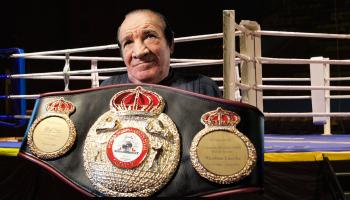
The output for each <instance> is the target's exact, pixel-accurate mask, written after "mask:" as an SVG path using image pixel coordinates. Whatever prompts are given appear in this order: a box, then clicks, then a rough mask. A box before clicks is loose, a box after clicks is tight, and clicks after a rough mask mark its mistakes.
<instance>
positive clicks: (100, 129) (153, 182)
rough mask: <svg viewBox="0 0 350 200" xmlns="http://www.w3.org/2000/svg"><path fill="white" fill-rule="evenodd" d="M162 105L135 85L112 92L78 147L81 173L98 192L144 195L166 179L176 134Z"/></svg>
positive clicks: (176, 155) (175, 155) (173, 163)
mask: <svg viewBox="0 0 350 200" xmlns="http://www.w3.org/2000/svg"><path fill="white" fill-rule="evenodd" d="M164 106H165V103H164V100H163V98H162V97H161V96H159V95H158V94H157V93H155V92H152V91H148V90H144V89H143V88H142V87H140V86H139V87H137V88H136V89H129V90H124V91H121V92H118V93H117V94H115V95H114V96H113V98H112V99H111V102H110V110H109V111H107V112H106V113H104V114H103V115H101V116H100V117H99V118H98V119H97V121H96V122H95V123H94V125H93V126H92V127H91V128H90V130H89V132H88V134H87V137H86V139H85V145H84V154H83V155H84V167H85V170H86V174H87V176H88V178H89V179H90V181H91V182H92V184H93V186H94V187H95V188H96V189H97V190H98V191H100V192H101V193H103V194H105V195H107V196H121V197H137V196H150V195H151V194H153V193H154V192H156V191H158V190H159V189H160V188H162V187H163V186H164V185H165V184H166V183H167V182H168V181H169V179H170V178H171V176H172V175H173V174H174V172H175V170H176V168H177V165H178V163H179V159H180V136H179V134H178V132H177V129H176V126H175V124H174V122H173V121H172V120H171V119H170V118H169V117H168V116H167V115H166V114H164V113H162V111H163V110H164Z"/></svg>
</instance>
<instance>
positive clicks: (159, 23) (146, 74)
mask: <svg viewBox="0 0 350 200" xmlns="http://www.w3.org/2000/svg"><path fill="white" fill-rule="evenodd" d="M118 44H119V47H120V52H121V55H122V57H123V59H124V63H125V65H126V66H127V71H128V72H127V74H122V75H117V76H112V77H111V78H109V79H107V80H105V81H103V82H102V84H101V86H104V85H111V84H121V83H152V84H159V85H165V86H169V87H175V88H179V89H184V90H188V91H192V92H196V93H200V94H205V95H209V96H214V97H221V92H220V90H219V89H218V86H217V85H216V83H215V82H214V81H213V80H211V79H210V78H208V77H206V76H203V75H200V74H191V75H189V74H181V73H178V72H176V71H174V70H173V69H172V68H171V67H170V55H171V54H172V52H173V50H174V33H173V31H172V30H171V28H170V26H169V24H168V23H167V20H166V19H165V17H164V16H163V15H162V14H160V13H158V12H155V11H152V10H147V9H142V10H134V11H131V12H130V13H128V14H127V15H126V16H125V19H124V21H123V23H122V24H121V25H120V27H119V29H118Z"/></svg>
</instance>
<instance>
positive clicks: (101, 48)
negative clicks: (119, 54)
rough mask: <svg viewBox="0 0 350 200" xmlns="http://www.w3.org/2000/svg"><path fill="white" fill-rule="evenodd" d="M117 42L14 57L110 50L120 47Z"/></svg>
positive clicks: (14, 55) (15, 55)
mask: <svg viewBox="0 0 350 200" xmlns="http://www.w3.org/2000/svg"><path fill="white" fill-rule="evenodd" d="M118 48H119V47H118V45H117V44H111V45H103V46H94V47H83V48H75V49H64V50H56V51H41V52H33V53H22V54H12V55H11V57H12V58H23V57H24V58H25V57H30V56H38V55H49V54H67V53H68V54H71V53H82V52H89V51H100V50H108V49H118Z"/></svg>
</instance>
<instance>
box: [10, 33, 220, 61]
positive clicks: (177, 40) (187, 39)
mask: <svg viewBox="0 0 350 200" xmlns="http://www.w3.org/2000/svg"><path fill="white" fill-rule="evenodd" d="M222 37H223V33H214V34H206V35H197V36H187V37H179V38H174V42H175V43H180V42H190V41H199V40H210V39H218V38H222ZM111 49H119V46H118V44H110V45H102V46H94V47H83V48H74V49H63V50H56V51H41V52H33V53H23V54H12V55H11V57H12V58H20V57H30V56H39V55H40V56H42V55H53V54H67V53H68V54H71V53H82V52H89V51H101V50H111Z"/></svg>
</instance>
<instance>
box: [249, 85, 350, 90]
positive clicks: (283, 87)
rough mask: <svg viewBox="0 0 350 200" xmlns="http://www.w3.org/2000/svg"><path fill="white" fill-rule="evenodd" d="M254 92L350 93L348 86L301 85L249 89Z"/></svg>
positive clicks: (258, 86) (266, 86) (264, 86)
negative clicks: (304, 91) (328, 91)
mask: <svg viewBox="0 0 350 200" xmlns="http://www.w3.org/2000/svg"><path fill="white" fill-rule="evenodd" d="M249 89H256V90H334V91H350V86H302V85H257V86H253V87H249Z"/></svg>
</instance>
